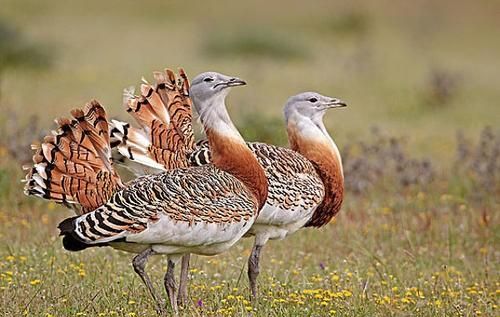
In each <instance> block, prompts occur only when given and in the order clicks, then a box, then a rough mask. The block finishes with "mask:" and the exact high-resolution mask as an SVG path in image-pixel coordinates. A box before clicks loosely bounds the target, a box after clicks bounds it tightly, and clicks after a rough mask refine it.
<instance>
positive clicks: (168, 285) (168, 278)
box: [164, 259, 178, 314]
mask: <svg viewBox="0 0 500 317" xmlns="http://www.w3.org/2000/svg"><path fill="white" fill-rule="evenodd" d="M174 273H175V263H174V262H173V261H172V260H171V259H168V267H167V274H165V278H164V283H165V289H166V290H167V295H168V299H169V300H170V305H171V306H172V310H173V311H174V313H175V314H177V312H178V309H177V296H176V294H175V293H176V285H175V275H174Z"/></svg>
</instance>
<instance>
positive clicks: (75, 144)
mask: <svg viewBox="0 0 500 317" xmlns="http://www.w3.org/2000/svg"><path fill="white" fill-rule="evenodd" d="M206 78H210V81H208V80H205V79H206ZM244 84H245V83H244V82H243V81H242V80H240V79H237V78H232V77H228V76H225V75H221V74H217V73H204V74H200V75H199V76H198V77H196V78H195V79H194V81H193V86H192V87H191V93H192V94H193V95H196V96H198V97H199V99H198V102H197V105H196V106H197V110H198V112H199V113H200V114H201V121H202V124H203V126H204V128H205V131H206V134H207V136H208V140H209V144H210V148H211V149H212V151H213V162H214V163H213V165H206V166H202V167H190V168H180V169H173V170H170V171H168V172H164V173H160V174H155V175H147V176H143V177H140V178H138V179H135V180H133V181H131V182H129V183H127V184H125V185H123V184H122V183H121V181H120V179H119V177H118V176H117V175H116V173H115V171H114V169H113V167H112V165H111V164H110V159H109V158H110V144H109V138H108V136H107V132H108V131H107V124H108V123H107V119H106V114H105V112H104V109H103V108H102V107H101V106H100V105H99V104H98V103H97V102H92V103H91V104H89V105H87V106H86V108H85V109H84V110H77V111H75V112H74V113H73V114H74V116H75V120H73V121H71V122H70V121H69V120H65V121H64V122H63V123H64V125H63V126H62V127H61V129H60V130H59V133H58V134H57V135H56V136H55V137H54V139H50V140H49V139H47V140H45V141H46V143H44V145H42V148H41V149H40V150H39V151H38V153H37V154H38V156H39V159H37V160H36V161H35V163H36V164H35V166H34V167H33V168H32V170H31V171H30V174H29V175H28V184H27V188H26V191H27V193H28V194H34V195H37V196H41V197H44V198H49V199H51V198H53V199H56V200H58V201H59V202H63V203H64V202H68V203H72V202H79V203H80V204H82V202H84V201H85V198H84V197H87V196H88V197H89V198H88V200H89V201H91V202H94V201H95V202H97V203H96V204H95V205H100V203H102V202H104V204H102V205H100V206H99V207H97V208H96V209H94V210H92V211H90V212H86V213H84V214H82V215H80V216H76V217H72V218H68V219H65V220H64V221H62V222H61V223H60V225H59V229H60V231H61V235H63V236H64V238H63V245H64V247H65V248H66V249H67V250H70V251H80V250H83V249H85V248H88V247H94V246H108V245H109V246H115V247H117V248H122V249H125V250H127V251H131V252H137V253H139V254H138V255H137V256H136V257H135V258H134V260H133V266H134V269H135V271H136V272H137V273H138V274H139V276H140V277H141V279H142V280H143V281H144V283H145V284H146V286H147V287H148V289H149V291H150V293H151V295H152V296H153V298H154V300H155V301H156V303H157V305H158V308H159V309H160V310H161V309H162V307H161V302H160V300H159V297H158V296H157V295H156V292H155V290H154V288H153V286H152V284H151V281H150V279H149V277H148V275H147V274H146V272H145V270H144V269H145V265H146V262H147V259H148V258H149V257H150V256H151V255H154V254H166V255H168V269H167V273H166V275H165V287H166V289H167V294H168V296H169V299H170V304H171V306H172V308H173V309H174V310H177V303H176V289H175V278H174V275H173V273H174V268H175V263H176V262H177V261H178V260H179V259H180V258H181V256H182V255H183V254H186V253H195V254H203V255H214V254H218V253H221V252H224V251H225V250H227V249H228V248H229V247H230V246H232V245H233V244H234V243H235V242H236V241H238V240H239V239H240V238H241V237H242V236H243V235H244V233H245V232H246V231H247V230H248V229H249V228H250V227H251V225H252V224H253V222H254V220H255V218H256V217H257V215H258V211H259V210H260V208H261V207H262V206H263V205H264V203H265V201H266V199H267V187H268V185H267V178H266V176H265V174H264V171H263V169H262V167H261V166H260V165H259V163H258V162H257V160H256V159H255V156H254V155H253V154H252V152H251V151H250V150H249V149H248V148H247V147H246V144H245V142H244V140H243V138H242V137H241V135H240V134H239V132H238V131H237V130H236V128H235V127H234V125H233V124H232V122H231V120H230V118H229V116H228V114H227V111H226V108H225V97H226V95H227V93H228V92H229V88H230V87H234V86H239V85H244ZM75 114H76V115H75ZM235 153H237V154H238V156H237V158H236V159H235V157H234V156H233V155H234V154H235ZM87 172H88V173H89V174H87ZM91 172H93V173H91ZM98 185H99V186H98ZM82 205H84V204H82ZM95 205H93V206H95ZM90 209H92V208H89V209H85V210H84V212H85V211H88V210H90Z"/></svg>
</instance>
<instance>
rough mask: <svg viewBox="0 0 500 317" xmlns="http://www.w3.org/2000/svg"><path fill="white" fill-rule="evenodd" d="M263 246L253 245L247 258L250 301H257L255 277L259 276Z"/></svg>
mask: <svg viewBox="0 0 500 317" xmlns="http://www.w3.org/2000/svg"><path fill="white" fill-rule="evenodd" d="M262 247H263V245H259V244H258V243H257V239H256V240H255V244H254V245H253V249H252V254H250V257H249V258H248V279H249V281H250V290H251V291H252V300H256V299H257V277H258V276H259V257H260V251H261V250H262Z"/></svg>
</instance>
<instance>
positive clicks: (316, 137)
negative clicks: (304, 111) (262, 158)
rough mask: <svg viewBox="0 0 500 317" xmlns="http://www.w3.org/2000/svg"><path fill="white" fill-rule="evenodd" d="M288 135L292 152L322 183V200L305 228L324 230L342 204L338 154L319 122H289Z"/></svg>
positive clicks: (309, 120)
mask: <svg viewBox="0 0 500 317" xmlns="http://www.w3.org/2000/svg"><path fill="white" fill-rule="evenodd" d="M318 121H319V122H318ZM287 131H288V140H289V143H290V147H291V149H292V150H294V151H296V152H299V153H300V154H302V155H303V156H304V157H305V158H307V159H308V160H309V161H311V163H313V165H314V167H315V168H316V171H317V173H318V174H319V176H320V177H321V180H322V181H323V185H324V189H325V197H324V199H323V201H322V203H321V204H320V205H319V206H318V208H317V209H316V210H315V212H314V214H313V216H312V218H311V219H310V220H309V222H308V223H307V224H306V226H314V227H320V226H323V225H325V224H326V223H328V222H329V221H330V220H331V219H332V218H333V216H335V214H337V212H338V211H339V210H340V206H341V204H342V200H343V192H344V175H343V169H342V159H341V157H340V153H339V150H338V148H337V146H336V144H335V142H334V141H333V139H332V138H331V137H330V136H329V135H328V133H327V131H326V129H325V127H324V125H323V122H321V120H311V119H309V118H300V117H299V118H289V120H288V122H287Z"/></svg>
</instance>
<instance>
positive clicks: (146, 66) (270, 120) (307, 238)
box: [0, 0, 500, 316]
mask: <svg viewBox="0 0 500 317" xmlns="http://www.w3.org/2000/svg"><path fill="white" fill-rule="evenodd" d="M0 6H1V8H2V10H1V12H0V20H1V21H6V22H8V23H9V24H11V25H14V27H15V28H16V30H19V31H20V32H22V33H23V34H24V38H25V39H26V41H28V42H33V43H41V44H42V45H43V47H44V48H45V47H46V48H48V50H47V51H48V52H53V56H52V57H53V60H52V63H51V64H52V67H51V68H50V69H48V70H46V71H44V72H30V71H26V70H21V69H10V70H9V71H8V72H5V73H4V75H3V77H2V78H1V81H0V89H1V94H0V96H1V100H0V110H1V111H2V113H3V114H4V115H3V116H2V117H1V118H0V125H1V126H0V131H2V135H1V136H0V140H1V141H0V142H5V139H6V138H8V137H9V133H8V132H9V130H12V129H11V127H12V126H15V127H17V126H22V125H23V122H32V120H31V119H30V118H29V117H30V116H31V115H38V116H39V118H40V126H39V127H31V126H29V127H28V129H24V130H26V131H27V132H26V131H25V132H23V133H21V131H22V130H23V129H20V130H19V133H18V132H17V130H16V132H15V133H14V132H12V131H11V133H13V134H16V138H17V140H19V141H18V142H19V143H20V144H19V147H18V148H19V149H18V151H21V152H22V151H23V150H24V149H25V150H26V151H28V150H29V149H28V145H27V144H24V143H25V141H28V140H29V139H30V137H35V136H36V134H37V133H38V130H41V129H42V128H48V127H51V124H52V123H51V122H52V120H53V118H55V117H59V116H62V115H67V114H68V113H69V110H70V109H72V108H73V107H76V106H79V105H82V104H83V103H84V102H86V101H88V100H89V99H91V98H97V99H99V100H100V101H102V102H103V104H104V105H105V106H106V107H107V109H108V111H109V113H110V114H111V115H112V116H117V117H120V118H121V119H129V118H128V117H127V115H126V114H125V112H124V111H123V109H122V107H121V91H122V88H123V87H128V86H130V85H131V84H138V83H139V80H140V77H141V76H142V75H144V76H146V77H147V78H151V77H152V76H151V75H150V73H151V71H153V70H158V69H162V68H164V67H171V68H175V67H178V66H183V67H185V68H186V70H187V72H188V74H189V75H190V76H191V77H193V76H194V75H195V74H197V73H199V72H202V71H207V70H216V71H220V72H223V73H226V74H232V75H235V76H238V77H241V78H243V79H245V80H246V81H247V82H248V84H249V85H248V86H247V87H245V88H238V89H234V91H233V92H232V93H231V95H230V96H229V102H228V104H229V112H230V114H231V116H232V118H233V119H234V122H235V125H236V126H237V127H240V128H241V129H242V133H243V134H244V135H245V137H247V138H248V139H256V140H261V141H269V142H271V141H272V142H275V143H279V144H284V143H285V140H286V139H285V134H284V125H283V119H282V106H283V104H284V102H285V101H286V99H287V98H288V96H290V95H292V94H295V93H298V92H300V91H305V90H317V91H319V92H321V93H323V94H326V95H331V96H336V97H340V98H342V99H344V100H346V101H347V102H348V104H349V107H348V108H346V109H345V110H344V111H334V112H333V111H332V112H331V113H329V114H328V115H327V117H326V123H327V127H328V128H329V130H330V131H331V132H332V135H333V136H334V138H335V140H336V141H337V143H338V144H339V146H340V147H341V148H343V147H344V146H345V145H346V144H350V143H352V140H354V139H362V140H366V139H369V135H370V134H371V132H370V129H369V127H371V126H378V127H380V128H381V129H382V130H383V131H386V132H387V133H388V134H389V135H395V136H398V137H399V136H401V137H403V138H404V139H405V140H406V142H407V146H408V152H409V154H410V155H412V157H417V158H422V157H428V158H430V159H432V163H433V167H435V168H436V171H437V175H436V179H435V180H434V181H433V182H431V183H428V184H425V185H422V186H410V187H402V186H401V185H400V184H399V182H398V180H397V177H393V175H388V177H387V178H384V179H383V180H381V181H380V183H377V184H376V185H374V186H371V187H370V188H369V190H368V191H365V192H363V193H362V194H359V195H355V194H353V191H352V190H350V189H349V188H347V195H346V198H345V205H344V207H343V209H342V211H341V213H340V214H339V217H338V218H337V219H336V220H335V221H334V222H333V223H331V224H330V225H328V226H326V227H325V228H323V229H321V230H309V229H308V230H303V231H301V232H298V233H296V234H294V235H293V236H291V237H290V238H289V239H286V240H284V241H274V242H271V243H269V244H268V245H267V246H266V247H265V249H264V251H263V262H262V271H261V272H262V274H261V276H260V277H259V282H260V292H261V294H262V296H261V298H260V301H259V302H258V304H256V305H252V304H250V303H249V302H247V300H248V289H247V281H246V276H245V271H246V267H245V264H246V258H247V256H248V254H249V252H250V248H251V241H250V240H243V241H241V242H240V243H238V244H237V245H236V246H235V247H233V248H232V249H231V250H230V252H228V253H226V254H223V255H219V256H217V257H212V258H205V257H194V259H193V261H192V264H193V270H192V271H191V285H190V294H191V300H192V302H191V303H190V305H189V306H188V308H187V309H186V310H185V311H183V312H182V313H183V314H184V315H187V316H209V315H216V316H224V315H228V316H232V315H243V314H248V315H256V316H328V315H336V316H374V315H376V316H386V315H390V316H415V315H416V316H450V315H452V316H453V315H463V316H479V315H480V314H481V315H483V316H495V315H498V314H499V313H498V311H499V310H498V305H499V298H500V297H499V296H500V279H499V275H498V273H499V269H500V267H499V263H500V261H499V253H498V246H499V242H500V241H499V240H500V239H499V238H500V237H499V232H500V230H499V229H500V228H499V216H498V210H499V209H500V204H499V201H498V197H500V193H499V192H498V189H496V190H490V191H489V192H487V191H485V188H484V187H485V186H484V185H482V183H480V182H477V181H475V180H474V177H472V176H471V175H469V174H468V173H467V172H457V171H455V170H454V169H453V167H452V165H453V164H452V162H453V157H454V151H455V142H454V140H455V133H456V131H457V130H458V129H461V130H463V131H464V134H465V135H466V136H468V137H470V136H474V137H476V136H477V135H478V134H479V131H480V130H481V129H482V128H483V127H484V126H485V125H491V126H493V127H497V126H498V119H497V118H498V117H499V115H500V111H499V108H498V100H499V99H500V90H499V89H498V83H499V82H500V73H499V72H498V69H499V68H500V59H499V58H498V56H500V42H499V41H498V34H497V33H498V32H497V31H496V30H498V28H499V26H500V22H499V20H498V17H497V15H496V14H495V12H497V11H498V9H499V8H500V7H499V4H498V3H496V2H494V1H484V2H482V3H481V4H476V3H466V2H457V1H451V0H445V1H439V2H436V3H430V2H394V1H377V2H373V1H368V0H366V1H358V2H356V4H350V3H348V2H340V1H326V0H324V1H317V2H315V3H305V2H301V1H289V2H287V5H286V8H284V7H283V6H284V4H283V3H280V2H273V3H270V2H269V1H263V0H262V1H261V0H258V1H252V2H246V3H243V2H234V1H222V2H219V3H218V6H215V5H214V4H212V3H202V2H199V1H182V2H175V3H174V2H168V1H153V0H148V1H142V2H140V3H139V2H136V1H118V0H112V1H105V2H103V1H96V0H91V1H85V2H81V3H80V2H60V1H55V0H49V1H44V2H43V3H41V2H39V1H34V0H26V1H18V0H0ZM436 73H438V74H440V75H439V76H444V77H445V78H447V76H451V78H452V79H453V80H456V85H454V86H453V87H452V88H451V89H450V91H449V93H450V94H451V95H450V96H448V97H446V103H443V102H442V101H441V100H436V98H437V99H439V98H442V97H439V96H442V94H443V91H442V88H440V87H438V86H439V84H436V83H435V82H436V81H435V74H436ZM443 74H444V75H443ZM445 94H447V92H445ZM436 96H438V97H436ZM9 111H14V112H15V113H17V114H18V116H19V124H17V121H16V122H14V124H12V122H10V123H9V121H12V117H11V116H10V114H9V113H10V112H9ZM34 130H37V131H34ZM4 131H5V133H4ZM17 134H23V135H22V136H19V135H17ZM25 139H26V140H25ZM21 143H23V144H21ZM21 154H22V153H21ZM21 154H19V155H17V156H18V157H22V156H23V155H21ZM20 165H21V164H20V163H18V162H15V161H14V159H13V158H11V157H9V156H8V154H7V153H6V148H5V146H4V145H3V144H0V315H5V316H19V315H22V314H26V315H28V316H50V315H52V316H75V315H77V314H80V315H87V316H99V314H103V315H104V316H134V315H135V316H150V315H152V314H154V307H153V305H152V302H151V300H150V298H149V296H148V293H147V291H146V289H145V287H144V286H143V285H142V283H141V282H140V280H139V279H138V278H137V276H136V275H135V274H134V272H133V270H132V267H131V264H130V260H131V255H129V254H125V253H122V252H119V251H115V250H112V249H108V248H100V249H94V250H87V251H84V252H81V253H68V252H65V251H64V250H63V249H62V246H61V242H60V239H59V238H58V237H57V230H56V225H57V223H58V222H59V221H60V220H61V219H63V218H65V217H67V216H69V215H70V212H69V211H66V210H65V209H63V208H62V207H59V206H56V205H52V204H46V203H44V202H42V201H40V200H37V199H33V198H26V197H25V196H24V195H23V194H22V185H21V184H20V183H19V182H18V180H19V179H21V178H22V177H23V174H22V172H21V171H20ZM496 179H498V178H496ZM497 185H498V183H497ZM148 271H149V272H150V273H151V274H152V276H153V279H154V281H155V283H156V287H157V288H158V289H160V288H162V277H163V273H164V272H165V263H164V261H162V260H161V259H160V258H157V259H152V260H151V263H150V264H149V266H148ZM163 294H164V293H163Z"/></svg>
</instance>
